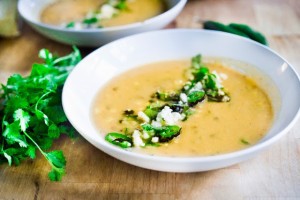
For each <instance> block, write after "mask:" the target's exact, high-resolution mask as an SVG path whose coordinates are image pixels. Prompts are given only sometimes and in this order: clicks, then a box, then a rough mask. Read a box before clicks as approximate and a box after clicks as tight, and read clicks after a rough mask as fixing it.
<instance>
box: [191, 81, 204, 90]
mask: <svg viewBox="0 0 300 200" xmlns="http://www.w3.org/2000/svg"><path fill="white" fill-rule="evenodd" d="M202 89H203V85H202V83H200V82H198V83H196V85H194V87H193V88H192V89H190V91H189V92H194V91H201V90H202Z"/></svg>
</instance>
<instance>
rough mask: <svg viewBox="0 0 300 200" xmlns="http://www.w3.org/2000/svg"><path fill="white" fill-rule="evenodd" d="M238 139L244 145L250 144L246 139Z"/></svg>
mask: <svg viewBox="0 0 300 200" xmlns="http://www.w3.org/2000/svg"><path fill="white" fill-rule="evenodd" d="M240 141H241V143H243V144H245V145H249V144H250V142H248V141H247V140H245V139H243V138H242V139H241V140H240Z"/></svg>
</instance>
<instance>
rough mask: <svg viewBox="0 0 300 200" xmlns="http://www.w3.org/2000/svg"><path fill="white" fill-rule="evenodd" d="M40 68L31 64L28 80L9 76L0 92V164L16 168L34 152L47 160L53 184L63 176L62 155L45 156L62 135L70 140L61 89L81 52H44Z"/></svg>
mask: <svg viewBox="0 0 300 200" xmlns="http://www.w3.org/2000/svg"><path fill="white" fill-rule="evenodd" d="M39 57H40V58H42V59H43V60H44V62H45V63H43V64H33V66H32V71H31V73H30V75H29V76H27V77H22V76H21V75H19V74H14V75H12V76H11V77H10V78H9V79H8V80H7V83H6V85H2V88H1V90H0V102H1V105H0V118H1V119H0V120H1V127H0V132H1V133H2V134H1V136H0V162H8V164H9V165H13V164H14V165H19V164H20V162H21V161H22V160H24V159H27V158H31V159H34V158H35V157H36V150H38V151H40V153H41V154H42V155H43V156H44V157H45V158H46V159H47V161H48V162H49V164H50V166H51V168H52V170H51V171H50V173H49V174H48V176H49V179H50V180H52V181H59V180H61V178H62V176H63V175H64V174H65V166H66V160H65V157H64V155H63V152H62V151H56V150H55V151H50V152H46V150H48V149H49V148H50V147H51V146H52V143H53V141H54V140H55V139H57V138H59V136H60V135H61V133H64V134H67V135H69V136H70V137H73V136H74V133H75V130H74V129H73V128H72V127H71V126H70V124H69V123H68V121H67V118H66V116H65V114H64V112H63V109H62V105H61V92H62V86H63V84H64V82H65V80H66V78H67V76H68V75H69V73H70V71H71V70H72V69H73V67H74V66H75V65H76V64H77V63H78V62H79V61H80V60H81V55H80V52H79V51H78V49H77V48H75V47H74V52H72V53H71V54H69V55H67V56H64V57H56V56H54V55H53V54H52V53H50V52H49V51H48V50H47V49H42V50H41V51H40V52H39Z"/></svg>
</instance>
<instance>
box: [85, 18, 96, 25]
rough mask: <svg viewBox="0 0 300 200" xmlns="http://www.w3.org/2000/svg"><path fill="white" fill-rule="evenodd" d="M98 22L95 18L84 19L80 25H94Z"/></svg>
mask: <svg viewBox="0 0 300 200" xmlns="http://www.w3.org/2000/svg"><path fill="white" fill-rule="evenodd" d="M98 21H99V20H98V19H97V18H96V17H91V18H86V19H84V20H83V21H82V23H84V24H95V23H97V22H98Z"/></svg>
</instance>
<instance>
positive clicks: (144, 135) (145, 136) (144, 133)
mask: <svg viewBox="0 0 300 200" xmlns="http://www.w3.org/2000/svg"><path fill="white" fill-rule="evenodd" d="M149 137H150V135H149V133H148V132H147V131H143V138H144V139H149Z"/></svg>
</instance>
